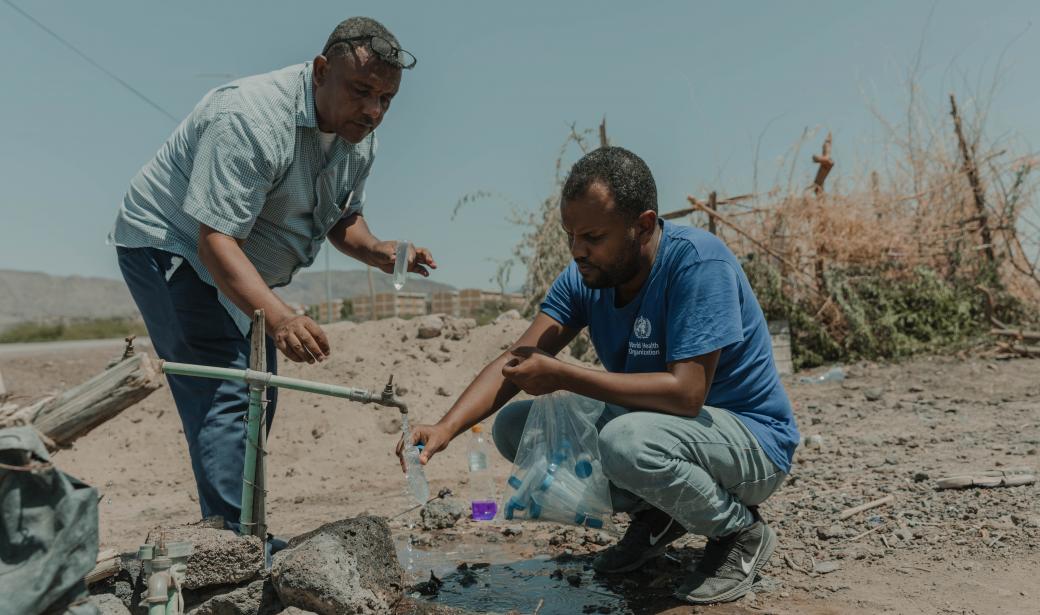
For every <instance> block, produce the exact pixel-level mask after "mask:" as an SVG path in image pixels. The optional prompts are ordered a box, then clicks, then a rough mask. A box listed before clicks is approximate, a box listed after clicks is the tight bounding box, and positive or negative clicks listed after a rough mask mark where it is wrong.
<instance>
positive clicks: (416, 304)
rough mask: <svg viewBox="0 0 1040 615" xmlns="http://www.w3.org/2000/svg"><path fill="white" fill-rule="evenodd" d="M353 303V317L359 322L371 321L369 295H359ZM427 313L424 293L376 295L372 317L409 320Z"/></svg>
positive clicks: (371, 312) (370, 299)
mask: <svg viewBox="0 0 1040 615" xmlns="http://www.w3.org/2000/svg"><path fill="white" fill-rule="evenodd" d="M352 301H353V303H354V316H355V317H356V318H358V319H359V320H372V318H373V311H372V298H371V297H370V296H369V295H359V296H357V297H354V298H353V299H352ZM426 313H427V308H426V293H377V294H376V303H375V313H374V317H375V319H376V320H378V319H380V318H392V317H397V318H411V317H413V316H422V315H424V314H426Z"/></svg>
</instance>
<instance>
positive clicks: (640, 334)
mask: <svg viewBox="0 0 1040 615" xmlns="http://www.w3.org/2000/svg"><path fill="white" fill-rule="evenodd" d="M650 331H651V328H650V321H649V320H648V319H647V318H646V317H645V316H640V317H639V318H637V319H636V322H635V324H634V325H632V333H634V334H635V336H636V337H637V338H639V339H641V340H645V339H646V338H648V337H650Z"/></svg>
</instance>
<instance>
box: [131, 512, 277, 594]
mask: <svg viewBox="0 0 1040 615" xmlns="http://www.w3.org/2000/svg"><path fill="white" fill-rule="evenodd" d="M158 539H159V533H158V530H157V529H156V530H152V531H151V532H149V533H148V538H147V539H146V541H145V542H146V543H149V544H154V543H156V542H158ZM166 542H190V543H191V544H192V545H193V546H194V551H193V552H192V554H191V557H189V558H188V573H187V575H186V576H185V579H184V587H185V588H187V589H199V588H201V587H211V586H214V585H238V584H240V583H244V582H247V581H252V580H254V579H258V578H260V575H261V574H262V573H263V571H264V545H263V543H262V542H261V541H260V539H259V538H257V537H256V536H239V535H237V534H235V532H233V531H231V530H225V529H217V528H215V527H213V526H212V524H211V523H210V522H208V521H203V522H201V523H200V524H195V525H185V526H180V527H173V528H166Z"/></svg>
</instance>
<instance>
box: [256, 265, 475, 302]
mask: <svg viewBox="0 0 1040 615" xmlns="http://www.w3.org/2000/svg"><path fill="white" fill-rule="evenodd" d="M331 277H332V280H331V281H332V298H333V299H342V298H344V297H347V298H349V297H357V296H360V295H367V294H368V273H367V272H366V271H333V272H332V273H331ZM372 286H373V287H374V288H375V291H376V292H377V293H384V292H391V291H393V290H394V286H393V282H392V278H391V276H389V275H387V274H385V273H383V272H381V271H376V270H374V269H373V270H372ZM447 290H455V287H454V286H451V285H450V284H442V283H441V282H431V281H429V280H424V279H422V278H420V277H418V276H416V275H412V274H409V276H408V282H407V283H406V284H405V287H404V289H403V290H402V292H406V293H435V292H440V291H447ZM275 292H276V293H278V294H279V295H280V296H281V297H282V298H283V299H285V300H286V301H288V302H291V303H300V304H303V305H313V304H316V303H321V302H323V301H325V273H324V272H319V271H308V272H305V273H301V274H300V275H298V276H296V279H295V280H293V282H292V284H290V285H288V286H286V287H284V288H278V289H275Z"/></svg>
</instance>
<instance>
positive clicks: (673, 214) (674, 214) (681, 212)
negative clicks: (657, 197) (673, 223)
mask: <svg viewBox="0 0 1040 615" xmlns="http://www.w3.org/2000/svg"><path fill="white" fill-rule="evenodd" d="M754 197H755V195H754V194H740V195H737V196H731V197H728V198H725V199H716V201H715V204H716V205H732V204H733V203H739V202H741V201H746V200H748V199H752V198H754ZM686 200H688V201H690V202H691V203H694V202H696V203H701V202H702V201H700V200H698V199H696V198H694V197H692V196H688V197H686ZM695 211H698V209H697V208H696V207H687V208H685V209H677V210H675V211H670V212H668V213H665V214H661V215H660V216H659V217H660V218H661V219H662V220H675V219H676V218H682V217H684V216H688V215H690V214H692V213H693V212H695Z"/></svg>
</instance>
